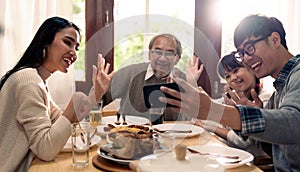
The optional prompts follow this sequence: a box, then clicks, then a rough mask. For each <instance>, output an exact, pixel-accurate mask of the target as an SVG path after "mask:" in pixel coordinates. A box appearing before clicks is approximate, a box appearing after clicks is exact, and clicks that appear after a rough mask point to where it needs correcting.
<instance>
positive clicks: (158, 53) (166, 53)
mask: <svg viewBox="0 0 300 172" xmlns="http://www.w3.org/2000/svg"><path fill="white" fill-rule="evenodd" d="M150 52H151V53H152V55H154V56H155V57H161V56H165V57H166V58H169V59H170V58H174V57H175V56H177V54H176V53H174V52H171V51H164V50H151V51H150Z"/></svg>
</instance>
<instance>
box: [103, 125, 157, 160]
mask: <svg viewBox="0 0 300 172" xmlns="http://www.w3.org/2000/svg"><path fill="white" fill-rule="evenodd" d="M107 138H109V141H110V144H107V145H104V146H101V147H100V148H99V149H98V154H99V156H101V157H102V158H104V159H108V160H111V161H114V162H117V163H120V164H128V163H129V162H131V161H133V160H137V159H140V158H142V157H144V156H146V155H150V154H153V151H154V150H155V149H154V148H157V149H159V148H160V144H159V142H158V140H157V139H156V138H153V135H152V132H151V130H149V127H146V126H142V125H129V126H118V127H115V128H113V129H111V131H110V132H109V134H108V135H107Z"/></svg>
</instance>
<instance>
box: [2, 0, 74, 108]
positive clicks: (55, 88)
mask: <svg viewBox="0 0 300 172" xmlns="http://www.w3.org/2000/svg"><path fill="white" fill-rule="evenodd" d="M53 16H60V17H63V18H65V19H68V20H70V21H72V16H73V9H72V0H22V1H20V0H1V1H0V24H1V26H2V27H3V28H4V35H2V36H0V76H3V75H4V74H5V73H6V72H7V71H8V70H9V69H11V68H12V67H13V66H14V65H15V64H16V62H17V61H18V60H19V58H20V57H21V55H22V54H23V52H24V50H25V49H26V48H27V47H28V45H29V44H30V42H31V40H32V39H33V36H34V34H35V33H36V31H37V29H38V27H39V26H40V25H41V24H42V23H43V22H44V21H45V20H46V19H47V18H49V17H53ZM73 71H74V69H73V67H72V68H71V69H70V70H69V72H68V73H67V74H63V73H61V72H55V73H54V75H53V76H52V77H51V79H50V81H49V89H50V91H51V95H52V97H53V99H54V100H55V101H56V103H57V104H58V105H59V106H60V107H61V108H64V107H65V106H66V104H67V103H68V101H69V100H70V98H71V95H72V94H73V93H74V90H75V82H74V72H73Z"/></svg>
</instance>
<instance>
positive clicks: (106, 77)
mask: <svg viewBox="0 0 300 172" xmlns="http://www.w3.org/2000/svg"><path fill="white" fill-rule="evenodd" d="M97 66H98V67H96V66H94V65H93V84H94V91H95V98H96V101H97V102H99V101H100V99H101V98H102V96H103V95H104V94H105V92H106V91H107V89H108V87H109V84H110V82H111V79H112V76H113V72H111V73H110V74H109V73H108V72H109V67H110V64H109V63H107V64H105V59H104V58H103V57H102V54H98V64H97Z"/></svg>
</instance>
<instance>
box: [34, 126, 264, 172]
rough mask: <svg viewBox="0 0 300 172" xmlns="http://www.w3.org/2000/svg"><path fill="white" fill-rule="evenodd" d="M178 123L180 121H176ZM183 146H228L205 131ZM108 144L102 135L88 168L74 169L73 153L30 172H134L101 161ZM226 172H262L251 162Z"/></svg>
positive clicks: (36, 164)
mask: <svg viewBox="0 0 300 172" xmlns="http://www.w3.org/2000/svg"><path fill="white" fill-rule="evenodd" d="M174 122H175V121H164V123H174ZM176 123H178V121H176ZM180 123H190V122H189V121H180ZM180 142H181V144H184V145H186V146H194V145H205V146H206V145H216V146H227V145H226V144H225V143H224V141H222V140H221V139H220V138H219V137H217V136H216V135H215V134H213V133H211V132H208V131H206V130H204V132H203V133H201V134H200V135H196V136H193V137H186V138H182V139H180ZM106 144H108V142H107V139H106V137H105V136H104V137H103V135H102V139H101V141H100V142H99V143H97V144H95V145H94V146H92V147H91V148H90V152H89V164H88V166H87V167H74V166H72V152H71V151H70V152H60V153H59V154H58V155H57V156H56V158H55V159H54V160H53V161H50V162H46V161H42V160H40V159H39V158H35V159H34V160H33V161H32V164H31V166H30V169H29V172H45V171H47V172H99V171H128V172H134V171H135V170H133V169H131V168H129V166H125V165H120V164H117V163H115V162H108V161H109V160H103V159H102V160H99V158H100V157H99V155H98V152H97V151H98V149H99V147H100V146H102V145H106ZM101 161H105V163H108V164H105V163H104V162H103V164H101ZM226 172H262V170H261V169H260V168H258V167H257V166H256V165H254V164H253V162H249V163H246V164H243V165H241V166H239V167H236V168H230V169H226Z"/></svg>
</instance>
